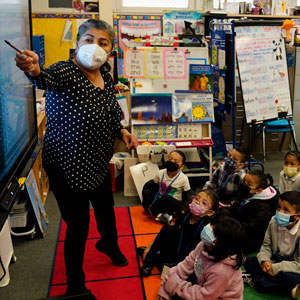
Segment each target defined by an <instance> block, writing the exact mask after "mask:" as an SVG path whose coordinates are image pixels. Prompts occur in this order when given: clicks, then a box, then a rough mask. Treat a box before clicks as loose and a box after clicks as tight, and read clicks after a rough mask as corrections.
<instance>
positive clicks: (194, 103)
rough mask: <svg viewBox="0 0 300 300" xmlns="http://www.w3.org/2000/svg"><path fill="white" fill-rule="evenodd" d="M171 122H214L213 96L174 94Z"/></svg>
mask: <svg viewBox="0 0 300 300" xmlns="http://www.w3.org/2000/svg"><path fill="white" fill-rule="evenodd" d="M172 110H173V122H175V123H187V122H201V123H207V122H214V106H213V94H212V93H207V92H206V93H205V92H202V93H201V92H199V93H195V92H190V93H188V92H187V93H175V94H174V96H173V99H172Z"/></svg>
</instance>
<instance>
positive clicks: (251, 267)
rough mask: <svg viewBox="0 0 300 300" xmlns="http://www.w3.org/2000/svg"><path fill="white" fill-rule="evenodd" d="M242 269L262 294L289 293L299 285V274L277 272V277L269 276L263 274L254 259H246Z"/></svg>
mask: <svg viewBox="0 0 300 300" xmlns="http://www.w3.org/2000/svg"><path fill="white" fill-rule="evenodd" d="M244 267H245V269H246V271H247V272H248V273H250V274H251V275H252V280H253V283H254V285H255V288H256V289H257V290H258V291H259V292H262V293H270V292H277V291H282V290H286V291H291V290H292V289H293V288H294V287H295V286H296V285H297V284H298V283H300V274H298V273H293V272H279V273H278V274H277V275H275V276H271V275H269V274H267V273H265V272H263V270H262V268H261V266H260V264H259V262H258V260H257V258H256V257H248V258H247V259H246V261H245V263H244Z"/></svg>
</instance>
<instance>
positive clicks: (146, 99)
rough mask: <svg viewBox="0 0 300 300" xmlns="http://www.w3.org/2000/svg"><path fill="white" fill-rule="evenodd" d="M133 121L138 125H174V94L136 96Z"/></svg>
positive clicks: (132, 100) (133, 100) (133, 101)
mask: <svg viewBox="0 0 300 300" xmlns="http://www.w3.org/2000/svg"><path fill="white" fill-rule="evenodd" d="M131 120H132V125H136V124H164V123H165V124H166V123H172V94H134V95H132V96H131Z"/></svg>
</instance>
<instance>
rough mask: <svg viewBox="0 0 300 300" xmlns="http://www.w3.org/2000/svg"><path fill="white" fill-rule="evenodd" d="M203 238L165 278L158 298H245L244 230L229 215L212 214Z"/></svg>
mask: <svg viewBox="0 0 300 300" xmlns="http://www.w3.org/2000/svg"><path fill="white" fill-rule="evenodd" d="M201 240H202V241H201V242H200V243H199V244H198V246H197V247H196V249H195V250H194V251H192V252H191V253H190V254H189V256H187V257H186V258H185V259H184V261H182V262H180V263H179V264H178V265H177V266H175V267H173V268H171V269H170V270H169V272H168V274H167V276H166V277H165V278H164V280H163V282H162V285H161V287H160V290H159V292H158V296H157V298H156V299H157V300H163V299H167V300H169V299H172V300H175V299H176V300H180V299H185V300H200V299H205V300H216V299H228V300H229V299H236V300H242V299H243V289H244V285H243V279H242V272H241V270H240V266H241V265H242V262H243V258H244V256H243V251H242V249H243V242H244V240H245V234H244V232H243V229H242V227H241V225H240V224H239V222H238V221H236V220H235V219H233V218H230V217H226V216H223V217H218V218H213V219H212V220H211V222H210V224H208V225H206V226H205V227H204V228H203V230H202V232H201Z"/></svg>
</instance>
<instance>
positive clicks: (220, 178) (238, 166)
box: [203, 147, 248, 207]
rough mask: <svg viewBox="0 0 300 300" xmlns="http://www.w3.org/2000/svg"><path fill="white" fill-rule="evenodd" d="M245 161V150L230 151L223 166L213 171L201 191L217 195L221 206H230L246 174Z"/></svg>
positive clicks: (237, 148)
mask: <svg viewBox="0 0 300 300" xmlns="http://www.w3.org/2000/svg"><path fill="white" fill-rule="evenodd" d="M247 160H248V153H247V151H246V150H245V149H243V148H241V147H236V148H234V149H232V150H231V151H230V152H229V153H228V156H227V157H225V160H224V164H223V165H221V166H219V167H218V168H217V169H216V170H215V171H214V173H213V174H212V177H211V179H210V181H207V182H206V183H205V185H204V186H203V189H209V190H213V191H215V192H216V193H217V195H218V196H219V198H220V205H221V206H224V207H230V206H231V201H232V199H233V198H234V195H235V194H236V192H237V191H238V189H239V187H240V185H241V183H242V181H243V178H244V176H245V175H246V173H247V163H246V162H247Z"/></svg>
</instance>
